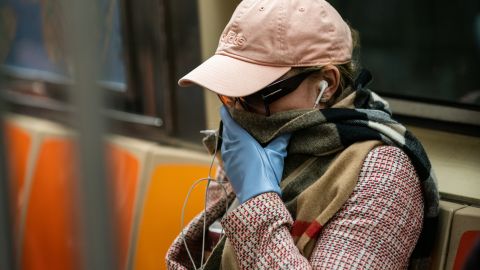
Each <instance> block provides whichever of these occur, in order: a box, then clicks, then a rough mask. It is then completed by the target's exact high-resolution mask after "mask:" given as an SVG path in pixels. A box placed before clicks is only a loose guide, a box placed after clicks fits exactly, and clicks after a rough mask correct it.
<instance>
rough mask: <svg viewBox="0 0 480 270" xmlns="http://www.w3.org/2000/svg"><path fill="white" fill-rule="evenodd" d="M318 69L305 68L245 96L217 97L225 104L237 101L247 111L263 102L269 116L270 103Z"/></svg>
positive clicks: (291, 89)
mask: <svg viewBox="0 0 480 270" xmlns="http://www.w3.org/2000/svg"><path fill="white" fill-rule="evenodd" d="M318 70H319V69H311V70H307V71H304V72H302V73H300V74H297V75H295V76H293V77H290V78H286V79H283V80H280V81H276V82H273V83H271V84H270V85H267V86H266V87H265V88H263V89H261V90H259V91H258V92H256V93H254V94H252V95H249V96H246V97H241V98H230V97H225V96H219V98H220V100H221V101H222V103H223V104H224V105H227V106H232V104H233V105H234V104H235V103H236V102H238V103H240V105H241V106H242V107H243V108H244V109H245V110H247V111H253V108H259V106H261V104H262V103H263V106H264V107H265V114H266V116H269V115H270V104H272V103H273V102H275V101H276V100H278V99H280V98H282V97H284V96H286V95H288V94H290V93H291V92H293V91H294V90H295V89H297V88H298V86H299V85H300V84H301V83H302V82H303V81H304V80H305V79H306V78H307V77H308V76H310V75H311V74H312V73H314V72H316V71H318Z"/></svg>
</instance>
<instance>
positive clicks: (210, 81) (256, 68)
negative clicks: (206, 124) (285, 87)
mask: <svg viewBox="0 0 480 270" xmlns="http://www.w3.org/2000/svg"><path fill="white" fill-rule="evenodd" d="M290 69H291V67H274V66H263V65H259V64H253V63H249V62H245V61H242V60H238V59H235V58H233V57H230V56H225V55H219V54H216V55H214V56H212V57H210V58H209V59H207V60H206V61H205V62H203V63H202V64H201V65H199V66H198V67H197V68H195V69H194V70H192V71H191V72H190V73H188V74H187V75H185V76H184V77H183V78H181V79H180V80H179V81H178V84H179V85H180V86H184V87H185V86H190V85H192V84H198V85H200V86H203V87H205V88H208V89H209V90H211V91H214V92H216V93H217V94H221V95H225V96H230V97H243V96H248V95H250V94H253V93H255V92H257V91H258V90H260V89H262V88H264V87H265V86H267V85H268V84H270V83H271V82H273V81H275V80H276V79H278V78H279V77H281V76H282V75H284V74H285V73H287V72H288V71H289V70H290Z"/></svg>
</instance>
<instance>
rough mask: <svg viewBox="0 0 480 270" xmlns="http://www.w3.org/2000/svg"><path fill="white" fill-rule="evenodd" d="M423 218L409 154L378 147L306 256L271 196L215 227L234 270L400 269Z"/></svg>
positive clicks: (281, 206)
mask: <svg viewBox="0 0 480 270" xmlns="http://www.w3.org/2000/svg"><path fill="white" fill-rule="evenodd" d="M422 219H423V200H422V193H421V189H420V183H419V180H418V177H417V175H416V172H415V170H414V168H413V166H412V164H411V162H410V160H409V158H408V157H407V156H406V155H405V154H404V153H403V152H402V151H401V150H400V149H398V148H396V147H391V146H381V147H377V148H375V149H374V150H372V151H371V152H370V153H369V154H368V156H367V158H366V159H365V161H364V163H363V166H362V169H361V172H360V176H359V180H358V184H357V186H356V187H355V190H354V192H353V193H352V195H351V196H350V198H349V199H348V200H347V202H346V203H345V205H344V206H343V207H342V208H341V210H340V211H339V212H337V214H336V215H335V216H334V217H333V218H332V219H331V220H330V221H329V222H328V223H327V224H326V225H325V227H324V228H323V230H322V232H321V233H320V236H319V239H318V241H317V243H316V246H315V249H314V251H313V253H312V255H311V256H310V258H309V259H308V260H307V259H306V258H305V257H303V256H302V255H301V254H300V253H299V251H298V249H297V248H296V246H295V244H294V242H293V239H292V237H291V235H290V232H289V230H290V226H291V225H292V223H293V220H292V217H291V216H290V213H289V212H288V210H287V209H286V207H285V206H284V204H283V202H282V201H281V199H280V197H279V196H278V195H277V194H275V193H264V194H261V195H259V196H257V197H254V198H252V199H250V200H248V201H247V202H245V203H244V204H242V205H240V206H239V207H238V208H236V209H235V210H234V211H232V212H230V213H229V214H228V215H227V216H226V217H225V218H224V219H223V220H222V225H223V227H224V229H225V233H226V235H227V237H228V238H229V240H230V242H231V244H232V246H233V249H234V251H235V254H236V257H237V262H238V263H239V264H240V268H241V269H385V268H386V269H405V268H406V267H407V265H408V259H409V257H410V254H411V252H412V251H413V248H414V247H415V244H416V241H417V239H418V237H419V235H420V231H421V226H422Z"/></svg>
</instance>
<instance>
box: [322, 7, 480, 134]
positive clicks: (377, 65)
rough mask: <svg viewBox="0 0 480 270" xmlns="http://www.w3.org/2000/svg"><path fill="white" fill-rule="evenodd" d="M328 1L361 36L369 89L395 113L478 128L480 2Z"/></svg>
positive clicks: (479, 98) (362, 58)
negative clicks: (387, 100)
mask: <svg viewBox="0 0 480 270" xmlns="http://www.w3.org/2000/svg"><path fill="white" fill-rule="evenodd" d="M331 2H332V4H333V5H334V6H335V7H336V8H337V9H338V10H339V12H340V14H342V15H343V16H344V17H345V18H346V20H348V21H349V22H350V23H351V25H352V26H354V28H356V29H357V30H358V31H359V32H360V40H361V50H360V51H361V52H360V54H361V55H360V61H361V64H362V66H364V67H366V68H368V69H370V70H371V71H372V73H373V75H374V81H373V82H372V84H371V85H370V87H371V88H372V89H373V90H375V91H377V92H379V93H381V94H382V95H384V96H386V97H389V98H391V99H392V100H393V101H394V102H393V103H394V104H392V105H396V108H395V107H394V106H392V107H394V109H395V110H394V111H397V112H400V113H404V114H407V115H408V114H410V115H412V114H413V115H412V116H418V117H425V118H433V119H438V120H445V121H452V122H458V121H460V122H462V121H463V122H466V124H473V125H477V126H478V125H480V120H479V119H480V115H479V113H478V112H479V111H480V80H478V76H479V75H480V66H479V65H478V63H479V62H480V2H479V1H473V0H471V1H470V0H464V1H454V2H452V1H448V0H439V1H420V2H419V1H414V0H409V1H404V0H401V1H400V0H396V1H391V2H389V4H388V5H385V3H384V1H380V0H372V1H366V2H365V1H353V2H352V1H345V0H332V1H331ZM405 101H411V102H405ZM419 102H420V103H422V104H423V105H425V106H423V107H424V109H421V108H420V109H418V108H419V106H418V104H419ZM415 105H417V107H415ZM429 106H430V107H429ZM427 107H428V108H436V109H434V110H433V111H432V110H429V109H425V108H427ZM415 108H417V109H415ZM458 109H465V110H467V112H465V111H464V112H463V113H462V112H460V113H459V111H458ZM412 111H413V112H412ZM449 112H453V115H452V113H449ZM465 116H467V118H469V120H465Z"/></svg>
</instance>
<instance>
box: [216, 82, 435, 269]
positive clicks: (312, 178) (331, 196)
mask: <svg viewBox="0 0 480 270" xmlns="http://www.w3.org/2000/svg"><path fill="white" fill-rule="evenodd" d="M230 113H231V115H232V117H233V118H234V119H235V121H237V122H238V123H239V124H240V125H241V126H242V127H243V128H245V129H246V130H247V131H248V132H249V133H250V134H251V135H252V136H253V137H254V138H255V139H257V140H258V141H259V142H260V143H261V144H267V143H268V142H269V141H271V140H272V139H273V138H275V137H277V136H278V135H280V134H283V133H292V138H291V140H290V144H289V147H288V156H287V158H286V160H285V168H284V176H283V179H282V182H281V184H280V186H281V188H282V200H283V201H284V203H285V205H286V206H287V209H288V210H289V212H290V213H291V215H292V217H293V218H294V220H295V222H294V225H293V227H292V230H291V233H292V237H293V239H294V242H295V244H296V246H297V247H298V249H299V251H300V252H301V253H302V254H303V255H304V256H305V257H306V258H308V257H309V256H310V254H311V252H312V251H313V248H314V246H315V243H316V240H317V237H318V235H319V233H320V231H321V228H322V226H324V225H325V224H326V223H327V222H328V220H329V219H330V218H332V217H333V216H334V214H335V213H336V212H337V211H338V210H340V208H341V207H342V206H343V204H344V203H345V202H346V201H347V200H348V198H349V197H350V195H351V193H352V192H353V189H354V188H355V186H356V183H357V180H358V175H359V172H360V169H361V166H362V164H363V160H364V159H365V157H366V156H367V154H368V153H369V152H370V151H371V150H372V149H373V148H374V147H376V146H378V145H380V144H387V145H393V146H397V147H399V148H401V149H402V150H403V151H404V152H405V153H406V154H407V155H408V156H409V158H410V159H411V161H412V163H413V165H414V167H415V169H416V172H417V174H418V176H419V179H420V182H421V187H422V191H423V196H424V203H425V207H424V211H425V213H424V224H423V229H422V233H421V235H420V238H419V240H418V242H417V245H416V247H415V250H414V252H413V254H412V257H411V261H410V268H416V269H420V268H423V267H425V265H426V264H428V262H429V260H428V258H429V255H430V251H431V247H432V244H433V240H434V233H435V227H436V223H437V218H438V213H439V205H438V204H439V195H438V190H437V186H436V179H435V175H434V173H433V171H432V168H431V165H430V162H429V160H428V157H427V155H426V153H425V151H424V149H423V147H422V145H421V144H420V142H419V141H418V140H417V139H416V138H415V137H414V136H413V135H412V134H411V133H410V132H409V131H408V130H406V128H405V127H404V126H403V125H401V124H399V123H398V122H396V121H395V120H393V119H392V117H391V112H390V110H389V107H388V103H387V102H386V101H384V100H383V99H382V98H380V97H379V96H378V95H377V94H375V93H374V92H372V91H370V90H368V89H360V90H357V91H355V92H353V93H352V94H350V95H349V96H347V97H345V98H343V99H342V100H341V101H340V102H338V103H336V104H335V105H334V106H333V107H332V108H328V109H322V110H296V111H288V112H280V113H276V114H274V115H271V116H269V117H263V116H259V115H256V114H252V113H248V112H243V111H238V110H234V109H231V111H230ZM319 194H322V196H319ZM218 249H220V250H222V249H223V251H222V255H221V256H218V255H220V254H218V253H219V250H218ZM216 250H217V251H216V252H217V254H218V255H217V256H218V257H221V264H222V265H223V266H224V268H225V266H226V267H228V269H235V268H237V267H236V266H234V265H231V262H235V260H234V253H233V249H232V247H231V246H230V244H229V242H228V239H227V240H226V241H222V242H221V243H220V244H219V247H218V248H216ZM214 257H216V256H214ZM211 259H212V261H215V259H213V258H211ZM209 261H211V260H210V259H209ZM217 263H219V262H217ZM217 263H213V264H211V263H210V262H209V264H210V265H215V264H216V265H218V264H217ZM207 269H208V267H207ZM212 269H213V268H212Z"/></svg>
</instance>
